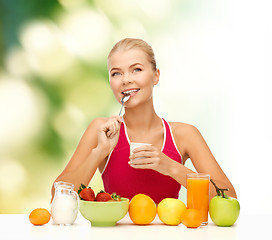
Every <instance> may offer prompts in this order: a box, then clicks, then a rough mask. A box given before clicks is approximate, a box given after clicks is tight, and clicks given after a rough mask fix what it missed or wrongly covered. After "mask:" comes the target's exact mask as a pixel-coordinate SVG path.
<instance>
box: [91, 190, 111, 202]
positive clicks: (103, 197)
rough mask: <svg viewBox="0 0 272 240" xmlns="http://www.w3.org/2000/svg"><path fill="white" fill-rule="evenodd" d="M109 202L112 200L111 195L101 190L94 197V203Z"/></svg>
mask: <svg viewBox="0 0 272 240" xmlns="http://www.w3.org/2000/svg"><path fill="white" fill-rule="evenodd" d="M110 200H112V198H111V195H110V194H109V193H106V192H104V191H103V190H102V191H100V192H99V193H98V194H97V195H96V197H95V201H97V202H107V201H110Z"/></svg>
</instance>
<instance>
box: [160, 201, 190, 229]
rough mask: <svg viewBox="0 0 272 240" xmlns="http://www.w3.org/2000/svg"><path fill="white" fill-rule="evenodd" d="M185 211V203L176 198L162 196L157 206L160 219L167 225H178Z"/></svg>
mask: <svg viewBox="0 0 272 240" xmlns="http://www.w3.org/2000/svg"><path fill="white" fill-rule="evenodd" d="M185 211H186V205H185V204H184V202H182V201H181V200H179V199H176V198H164V199H163V200H161V201H160V203H159V205H158V206H157V212H158V216H159V218H160V220H161V221H162V222H163V223H164V224H167V225H179V224H180V223H181V220H182V216H183V214H184V213H185Z"/></svg>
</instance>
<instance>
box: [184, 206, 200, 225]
mask: <svg viewBox="0 0 272 240" xmlns="http://www.w3.org/2000/svg"><path fill="white" fill-rule="evenodd" d="M201 223H202V216H201V213H200V211H199V210H197V209H187V210H186V211H185V213H184V214H183V216H182V224H184V225H185V226H186V227H188V228H198V227H199V226H200V225H201Z"/></svg>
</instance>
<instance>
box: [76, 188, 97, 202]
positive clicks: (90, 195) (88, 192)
mask: <svg viewBox="0 0 272 240" xmlns="http://www.w3.org/2000/svg"><path fill="white" fill-rule="evenodd" d="M78 195H79V197H80V199H82V200H85V201H94V200H95V195H94V191H93V189H92V188H90V187H86V186H85V185H84V184H81V186H80V188H79V189H78Z"/></svg>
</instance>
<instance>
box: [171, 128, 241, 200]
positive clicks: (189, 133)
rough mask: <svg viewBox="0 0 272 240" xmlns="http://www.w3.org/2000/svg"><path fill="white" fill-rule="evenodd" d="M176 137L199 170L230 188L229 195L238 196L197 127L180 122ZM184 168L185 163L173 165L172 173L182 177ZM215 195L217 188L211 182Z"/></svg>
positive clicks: (212, 194) (212, 192) (212, 193)
mask: <svg viewBox="0 0 272 240" xmlns="http://www.w3.org/2000/svg"><path fill="white" fill-rule="evenodd" d="M174 137H175V140H176V143H177V145H178V146H180V148H183V151H184V152H185V154H186V155H187V156H188V157H189V158H190V159H191V161H192V163H193V165H194V167H195V169H196V171H197V172H200V173H208V174H210V176H211V179H213V180H214V181H215V183H216V184H217V185H218V186H219V187H220V188H229V191H228V192H227V194H228V195H229V196H231V197H235V198H236V197H237V196H236V192H235V189H234V187H233V186H232V184H231V182H230V181H229V179H228V177H227V176H226V175H225V173H224V172H223V170H222V169H221V167H220V166H219V164H218V163H217V161H216V160H215V158H214V156H213V154H212V153H211V151H210V149H209V147H208V145H207V143H206V141H205V140H204V138H203V137H202V135H201V134H200V132H199V131H198V129H197V128H196V127H194V126H192V125H188V124H178V125H177V126H176V128H175V132H174ZM184 168H185V166H183V165H179V166H175V167H173V168H172V175H173V176H176V178H182V177H181V176H180V174H179V173H181V174H182V173H183V172H186V171H185V170H184ZM183 178H185V176H184V177H183ZM180 181H181V180H180ZM180 181H179V182H180ZM215 195H216V191H215V188H214V186H213V185H212V184H210V196H211V197H213V196H215Z"/></svg>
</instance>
